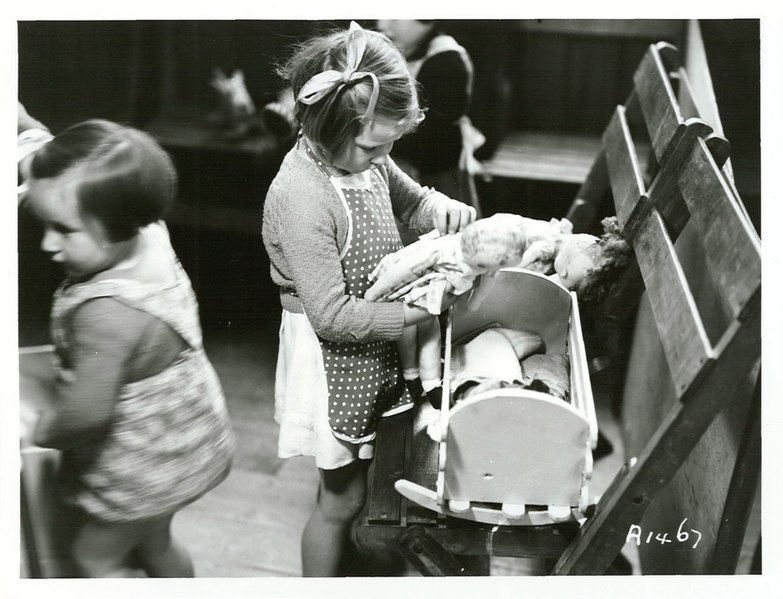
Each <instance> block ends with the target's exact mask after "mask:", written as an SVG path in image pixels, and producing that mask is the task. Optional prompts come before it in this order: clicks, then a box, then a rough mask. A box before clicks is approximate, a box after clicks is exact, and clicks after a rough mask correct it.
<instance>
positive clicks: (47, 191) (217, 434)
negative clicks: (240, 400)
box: [27, 120, 234, 577]
mask: <svg viewBox="0 0 783 599" xmlns="http://www.w3.org/2000/svg"><path fill="white" fill-rule="evenodd" d="M30 174H31V178H30V180H29V195H28V200H27V201H28V203H29V206H30V208H31V209H32V210H33V212H34V213H35V214H36V216H37V217H38V218H40V219H41V221H42V222H43V224H44V227H45V231H44V237H43V241H42V242H41V248H42V249H43V250H44V251H45V252H47V253H48V254H50V255H51V259H52V260H53V261H54V262H57V263H60V264H62V265H63V267H64V268H65V271H66V273H67V276H66V278H65V280H64V282H63V283H62V284H61V286H60V287H59V289H58V290H57V292H56V293H55V297H54V304H53V307H52V335H53V340H54V344H55V348H56V357H55V362H56V364H55V368H56V370H57V372H58V375H59V384H58V389H57V396H56V398H55V401H54V402H53V403H52V405H51V407H50V408H49V409H47V410H45V411H43V413H42V414H41V416H40V419H39V420H38V423H37V425H36V429H35V433H34V439H35V442H36V443H37V444H38V445H41V446H43V447H53V448H56V449H60V450H62V452H63V453H62V470H61V479H62V483H63V485H64V491H65V497H66V499H67V500H69V501H70V502H71V503H74V504H75V505H77V506H78V507H80V508H81V509H82V510H83V511H84V513H85V520H84V523H83V526H82V527H81V529H80V530H79V532H78V534H77V536H76V540H75V542H74V547H73V554H74V558H75V561H76V563H77V565H78V566H79V567H80V568H81V571H82V573H83V575H85V576H90V577H118V576H127V575H128V572H129V569H128V563H129V558H130V557H131V554H133V558H135V559H136V560H137V561H138V563H139V564H140V565H141V566H142V568H143V569H144V570H145V571H146V573H147V574H148V575H149V576H192V575H193V566H192V564H191V561H190V557H189V555H188V552H187V551H186V550H185V548H184V547H182V546H181V545H179V544H178V543H177V542H175V541H174V540H173V539H172V537H171V530H170V528H171V520H172V517H173V516H174V514H175V513H176V512H177V511H178V510H179V509H180V508H182V507H183V506H185V505H187V504H188V503H191V502H192V501H194V500H196V499H197V498H198V497H200V496H201V495H203V494H204V493H206V492H207V491H209V490H210V489H212V488H213V487H214V486H215V485H217V484H218V483H219V482H221V481H222V480H223V479H224V478H225V477H226V475H227V474H228V471H229V468H230V462H231V457H232V454H233V451H234V438H233V435H232V432H231V430H230V425H229V420H228V417H227V413H226V408H225V405H224V398H223V393H222V390H221V387H220V383H219V381H218V379H217V376H216V374H215V372H214V370H213V368H212V366H211V364H210V363H209V361H208V360H207V357H206V355H205V353H204V348H203V346H202V339H201V330H200V325H199V315H198V306H197V304H196V299H195V296H194V293H193V290H192V288H191V285H190V281H189V280H188V277H187V275H186V274H185V272H184V270H183V269H182V267H181V266H180V264H179V261H178V260H177V257H176V256H175V254H174V251H173V249H172V247H171V244H170V242H169V236H168V232H167V230H166V227H165V225H164V224H163V223H162V221H161V220H160V219H161V218H162V216H163V214H164V212H165V211H166V209H167V207H168V206H169V204H170V203H171V201H172V200H173V198H174V195H175V188H176V174H175V172H174V168H173V166H172V163H171V161H170V160H169V158H168V156H167V155H166V154H165V152H164V151H163V150H162V149H161V148H160V147H159V146H158V145H157V144H156V143H155V142H154V141H153V140H152V139H151V138H150V137H149V136H148V135H146V134H144V133H142V132H140V131H136V130H134V129H130V128H127V127H123V126H121V125H118V124H115V123H111V122H108V121H101V120H92V121H87V122H84V123H80V124H78V125H75V126H73V127H71V128H69V129H67V130H66V131H64V132H63V133H61V134H60V135H57V136H56V137H55V138H54V139H53V140H52V141H50V142H49V143H47V144H46V145H44V146H43V147H42V148H41V149H39V150H38V151H37V152H36V153H35V156H34V158H33V160H32V163H31V165H30Z"/></svg>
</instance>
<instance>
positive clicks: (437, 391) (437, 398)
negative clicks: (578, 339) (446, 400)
mask: <svg viewBox="0 0 783 599" xmlns="http://www.w3.org/2000/svg"><path fill="white" fill-rule="evenodd" d="M426 395H427V399H428V400H429V402H430V405H431V406H432V407H433V408H435V409H436V410H440V406H441V402H442V401H443V387H435V388H434V389H430V390H429V391H427V393H426Z"/></svg>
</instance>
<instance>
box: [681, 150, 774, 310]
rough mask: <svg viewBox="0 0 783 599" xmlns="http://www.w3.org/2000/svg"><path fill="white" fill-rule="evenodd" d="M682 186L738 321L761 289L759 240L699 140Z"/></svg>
mask: <svg viewBox="0 0 783 599" xmlns="http://www.w3.org/2000/svg"><path fill="white" fill-rule="evenodd" d="M679 186H680V190H681V192H682V196H683V198H684V200H685V203H686V205H687V206H688V210H689V212H690V214H691V219H692V220H693V221H694V224H695V225H696V229H697V230H698V232H699V236H700V238H701V241H702V244H703V247H704V253H705V255H706V258H707V263H708V264H709V267H710V270H711V272H712V275H713V278H714V280H715V282H716V287H717V289H718V291H719V292H720V293H721V295H722V297H723V298H724V299H725V300H726V302H727V303H728V305H729V306H730V308H731V314H732V316H733V317H735V318H737V317H739V316H740V314H741V313H742V312H743V310H744V309H745V306H746V305H747V303H748V301H749V300H750V298H751V297H753V296H754V295H755V294H756V293H757V292H758V289H759V287H760V285H761V247H760V246H761V243H760V241H759V239H758V236H757V235H756V232H755V231H754V230H753V228H752V226H751V225H750V223H749V222H748V221H747V219H746V218H745V217H744V215H743V213H742V211H741V210H740V208H739V206H738V205H737V202H736V201H735V199H734V195H733V193H732V190H731V188H730V187H729V185H728V183H727V182H726V180H725V178H724V177H723V176H722V174H721V172H720V170H719V168H718V166H717V165H716V163H715V161H714V160H713V158H712V156H711V154H710V152H709V150H708V149H707V146H706V144H705V142H704V141H703V140H700V139H699V140H697V143H696V144H695V146H694V148H693V151H692V153H691V156H690V158H689V159H688V162H687V165H686V167H685V171H684V172H683V174H682V175H681V176H680V178H679Z"/></svg>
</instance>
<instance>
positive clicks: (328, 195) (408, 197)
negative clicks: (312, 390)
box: [263, 144, 448, 343]
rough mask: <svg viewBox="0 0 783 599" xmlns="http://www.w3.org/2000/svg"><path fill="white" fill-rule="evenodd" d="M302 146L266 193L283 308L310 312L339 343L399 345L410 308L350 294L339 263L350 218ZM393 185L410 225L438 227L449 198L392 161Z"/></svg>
mask: <svg viewBox="0 0 783 599" xmlns="http://www.w3.org/2000/svg"><path fill="white" fill-rule="evenodd" d="M300 145H301V144H297V147H294V148H293V149H292V150H291V151H290V152H288V154H287V155H286V156H285V158H284V159H283V162H282V165H281V166H280V170H279V171H278V173H277V175H276V176H275V178H274V180H273V181H272V183H271V185H270V187H269V191H268V192H267V196H266V202H265V204H264V213H263V240H264V246H265V247H266V251H267V253H268V254H269V260H270V271H271V276H272V281H273V282H274V283H275V284H276V285H278V286H279V287H280V289H281V296H280V297H281V304H282V306H283V308H284V309H286V310H289V311H291V312H302V311H304V313H305V314H307V317H308V319H309V321H310V323H311V324H312V326H313V329H314V330H315V332H316V333H317V334H318V336H319V337H321V338H323V339H326V340H328V341H334V342H338V343H366V342H369V341H380V340H387V341H393V340H396V339H398V338H399V337H400V336H401V335H402V329H403V324H404V316H403V306H402V304H401V303H399V302H389V303H375V302H369V301H366V300H364V299H360V298H357V297H354V296H351V295H348V293H347V291H346V287H345V280H344V275H343V270H342V264H341V262H340V254H341V252H342V250H343V248H344V246H345V243H346V236H347V233H348V217H347V214H346V212H345V208H344V206H343V204H342V202H341V200H340V197H339V196H338V194H337V191H336V190H335V189H334V187H333V186H332V184H331V182H330V181H329V180H328V178H327V177H326V176H325V175H324V173H323V172H322V171H321V170H320V169H319V168H318V167H317V166H316V165H315V164H314V163H313V162H312V161H311V160H310V159H309V158H308V157H307V156H306V155H305V154H304V150H303V149H301V148H299V146H300ZM377 169H378V172H379V174H380V175H381V177H382V178H383V179H384V180H385V181H386V182H387V184H388V186H389V193H390V196H391V201H392V211H393V212H394V215H395V216H396V217H397V218H398V219H399V220H400V221H401V222H402V223H403V224H405V225H406V226H408V228H410V229H412V230H413V231H415V232H417V233H426V232H427V231H430V230H432V228H433V222H434V220H433V213H434V210H435V208H436V206H437V205H438V204H439V203H440V202H443V201H448V198H447V197H446V196H445V195H443V194H442V193H440V192H437V191H435V190H434V189H430V188H427V187H422V186H420V185H419V184H418V183H416V182H415V181H413V180H412V179H411V178H410V177H408V176H407V175H406V174H405V173H403V172H402V171H401V170H400V169H399V168H398V167H397V165H395V164H394V162H393V161H392V160H391V159H389V161H388V163H387V164H386V165H383V166H379V167H377Z"/></svg>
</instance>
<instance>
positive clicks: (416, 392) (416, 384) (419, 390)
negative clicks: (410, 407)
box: [405, 379, 424, 403]
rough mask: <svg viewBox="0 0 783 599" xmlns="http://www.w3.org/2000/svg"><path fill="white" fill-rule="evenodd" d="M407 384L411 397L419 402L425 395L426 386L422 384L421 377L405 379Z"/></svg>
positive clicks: (415, 401)
mask: <svg viewBox="0 0 783 599" xmlns="http://www.w3.org/2000/svg"><path fill="white" fill-rule="evenodd" d="M405 386H406V387H407V388H408V393H410V396H411V399H412V400H413V401H414V403H418V401H419V400H420V399H421V397H422V395H424V388H423V387H422V386H421V379H411V380H406V381H405Z"/></svg>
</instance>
